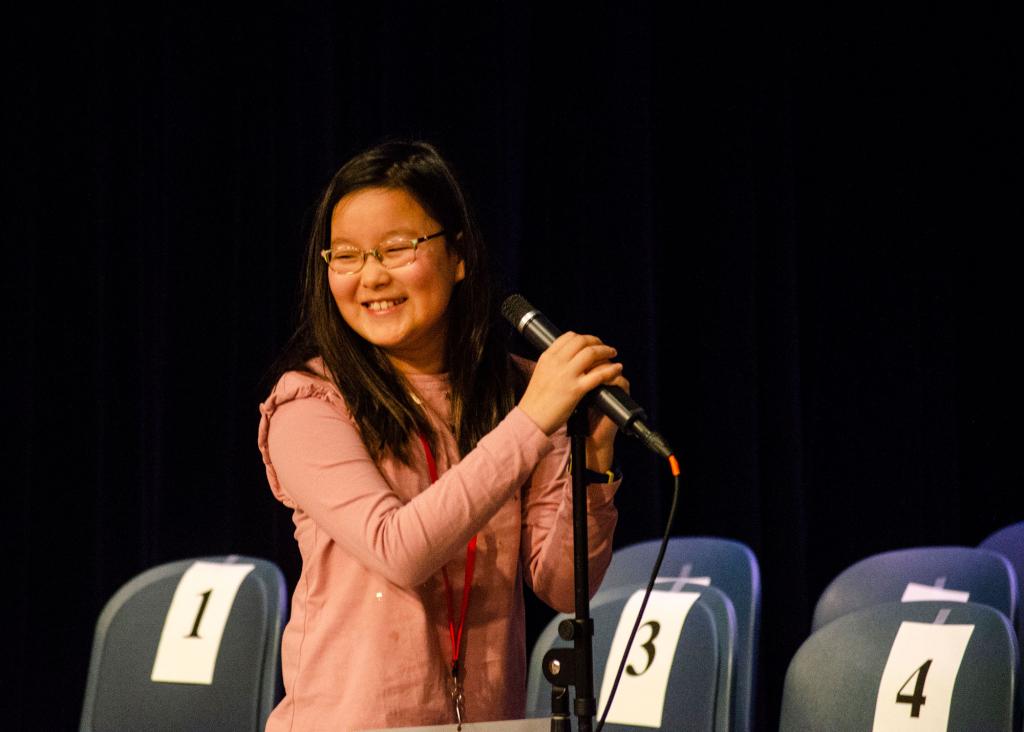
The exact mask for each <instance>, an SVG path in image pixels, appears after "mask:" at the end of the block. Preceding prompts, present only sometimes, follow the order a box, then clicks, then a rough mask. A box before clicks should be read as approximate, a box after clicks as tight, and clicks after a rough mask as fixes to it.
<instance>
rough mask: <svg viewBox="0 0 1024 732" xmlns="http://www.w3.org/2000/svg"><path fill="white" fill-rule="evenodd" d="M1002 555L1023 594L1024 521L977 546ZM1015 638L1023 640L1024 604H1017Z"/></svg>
mask: <svg viewBox="0 0 1024 732" xmlns="http://www.w3.org/2000/svg"><path fill="white" fill-rule="evenodd" d="M978 548H979V549H988V550H989V551H992V552H997V553H999V554H1002V555H1003V556H1004V557H1006V558H1007V560H1009V562H1010V564H1011V565H1012V566H1013V568H1014V571H1016V573H1017V591H1018V592H1024V521H1021V522H1020V523H1016V524H1012V525H1010V526H1006V527H1004V528H1002V529H1000V530H999V531H996V532H995V533H994V534H991V535H990V536H988V537H987V538H986V539H985V540H984V541H983V542H981V543H980V544H979V545H978ZM1017 637H1018V638H1022V639H1024V603H1021V602H1018V603H1017Z"/></svg>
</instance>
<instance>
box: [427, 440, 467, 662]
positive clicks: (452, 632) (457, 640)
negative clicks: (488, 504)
mask: <svg viewBox="0 0 1024 732" xmlns="http://www.w3.org/2000/svg"><path fill="white" fill-rule="evenodd" d="M420 443H421V444H422V445H423V454H424V455H425V456H426V458H427V470H428V471H429V473H430V482H431V484H433V483H436V482H437V463H436V462H434V453H433V452H432V451H431V449H430V443H428V442H427V439H426V438H425V437H424V436H423V435H420ZM475 562H476V537H475V536H474V537H473V538H472V539H470V540H469V544H468V545H467V546H466V576H465V581H464V582H463V585H462V609H461V610H460V611H459V628H458V631H456V629H455V607H454V605H455V603H454V602H453V600H452V583H451V581H450V580H449V579H448V570H447V568H445V567H441V575H442V576H443V577H444V589H445V592H446V593H447V597H446V599H447V600H448V635H449V636H450V637H451V640H452V676H453V677H454V678H455V679H458V676H459V666H460V663H459V661H460V660H461V656H460V653H461V652H462V631H463V629H464V628H465V627H466V611H467V610H468V609H469V591H470V586H471V585H472V583H473V565H474V564H475Z"/></svg>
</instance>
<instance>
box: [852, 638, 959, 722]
mask: <svg viewBox="0 0 1024 732" xmlns="http://www.w3.org/2000/svg"><path fill="white" fill-rule="evenodd" d="M973 632H974V626H973V625H935V624H932V623H912V622H909V621H907V622H904V623H902V624H901V625H900V629H899V631H897V633H896V640H894V641H893V644H892V648H891V649H890V650H889V659H888V661H886V663H885V670H884V671H883V672H882V682H881V684H880V685H879V687H878V697H877V699H876V701H875V721H874V725H873V726H872V728H871V729H872V732H902V730H915V731H917V732H946V727H947V724H948V722H949V707H950V704H951V702H952V701H953V687H954V685H955V684H956V675H957V673H958V672H959V670H960V663H961V661H963V658H964V651H966V650H967V643H968V642H969V641H970V639H971V633H973Z"/></svg>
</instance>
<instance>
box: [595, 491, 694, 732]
mask: <svg viewBox="0 0 1024 732" xmlns="http://www.w3.org/2000/svg"><path fill="white" fill-rule="evenodd" d="M678 503H679V474H678V473H675V476H674V481H673V488H672V507H671V508H670V509H669V511H668V522H666V524H665V535H664V536H663V537H662V538H661V547H659V549H658V558H657V559H656V560H655V561H654V570H653V571H652V572H651V579H650V581H649V582H648V583H647V592H645V593H644V600H643V602H641V603H640V612H638V613H637V615H636V622H635V623H634V624H633V631H632V632H631V633H630V634H629V640H628V641H626V650H625V651H623V653H622V661H621V662H620V663H619V670H618V672H616V674H615V682H614V683H613V684H612V690H611V691H610V692H609V693H608V701H607V702H606V703H605V705H604V713H603V714H602V715H601V721H599V722H598V723H597V730H596V732H601V730H602V729H604V720H605V719H607V718H608V710H609V709H611V708H612V701H614V699H615V691H616V689H618V688H619V679H621V678H622V671H623V669H625V668H626V661H627V659H628V658H629V650H630V648H632V646H633V639H634V638H635V637H636V633H637V631H638V630H640V621H641V620H643V617H644V610H645V609H646V608H647V601H648V600H649V599H650V597H651V591H652V590H653V589H654V582H655V581H656V580H657V579H658V572H660V571H661V562H662V560H663V559H664V558H665V550H666V549H667V548H668V539H669V536H670V535H671V533H672V523H673V521H675V517H676V505H677V504H678Z"/></svg>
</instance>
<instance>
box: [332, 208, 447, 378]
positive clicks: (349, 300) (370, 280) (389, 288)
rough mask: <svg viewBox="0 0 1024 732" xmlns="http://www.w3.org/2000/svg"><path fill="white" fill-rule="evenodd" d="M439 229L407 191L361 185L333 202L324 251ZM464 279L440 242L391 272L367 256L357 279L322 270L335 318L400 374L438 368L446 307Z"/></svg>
mask: <svg viewBox="0 0 1024 732" xmlns="http://www.w3.org/2000/svg"><path fill="white" fill-rule="evenodd" d="M440 230H441V225H440V224H439V223H438V222H437V221H434V220H433V219H432V218H430V216H429V215H428V214H427V212H426V211H424V210H423V207H422V206H420V204H419V203H418V202H417V201H416V199H415V198H413V197H412V196H411V195H409V194H408V193H407V192H406V191H404V190H402V189H398V188H365V189H362V190H358V191H355V192H353V193H349V194H348V195H347V196H344V197H343V198H342V199H341V200H340V201H338V203H337V205H335V207H334V211H333V213H332V215H331V244H330V246H331V248H332V249H338V248H340V247H357V248H359V249H361V250H363V251H364V252H368V251H370V250H372V249H374V248H375V247H377V246H379V245H380V244H381V243H382V242H385V241H389V240H392V239H395V238H405V239H417V238H419V237H423V236H429V235H430V234H434V233H436V232H438V231H440ZM449 234H450V235H453V236H454V234H455V232H449ZM465 276H466V266H465V262H464V261H463V260H462V259H461V258H460V257H459V256H458V255H457V254H456V253H455V251H454V250H452V249H450V248H449V247H448V245H447V242H446V240H445V237H438V238H436V239H430V240H429V241H426V242H423V243H422V244H420V245H419V247H418V248H417V250H416V259H415V261H413V262H412V263H411V264H407V265H404V266H402V267H398V268H396V269H386V268H385V267H384V266H383V265H382V264H381V263H380V262H379V261H378V260H377V258H376V257H374V256H372V255H371V256H368V257H366V262H365V264H364V265H363V268H362V269H361V270H360V271H359V272H357V273H355V274H339V273H337V272H335V271H333V270H331V269H328V282H329V284H330V288H331V294H332V295H333V296H334V302H335V303H336V304H337V306H338V312H340V313H341V317H342V318H344V319H345V322H346V323H348V324H349V326H350V327H351V328H352V330H354V331H355V332H356V333H358V334H359V335H360V336H362V337H363V338H365V339H366V340H367V341H369V342H370V343H373V344H374V345H376V346H379V347H380V348H381V349H383V350H384V352H385V353H386V354H387V355H388V358H390V359H391V361H392V363H394V364H395V366H396V368H398V369H399V370H400V371H402V372H404V373H441V372H442V371H444V369H445V363H444V350H445V349H444V346H445V332H446V328H447V324H448V302H449V300H450V299H451V295H452V289H453V288H454V287H455V283H456V282H460V281H462V279H463V278H464V277H465Z"/></svg>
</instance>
